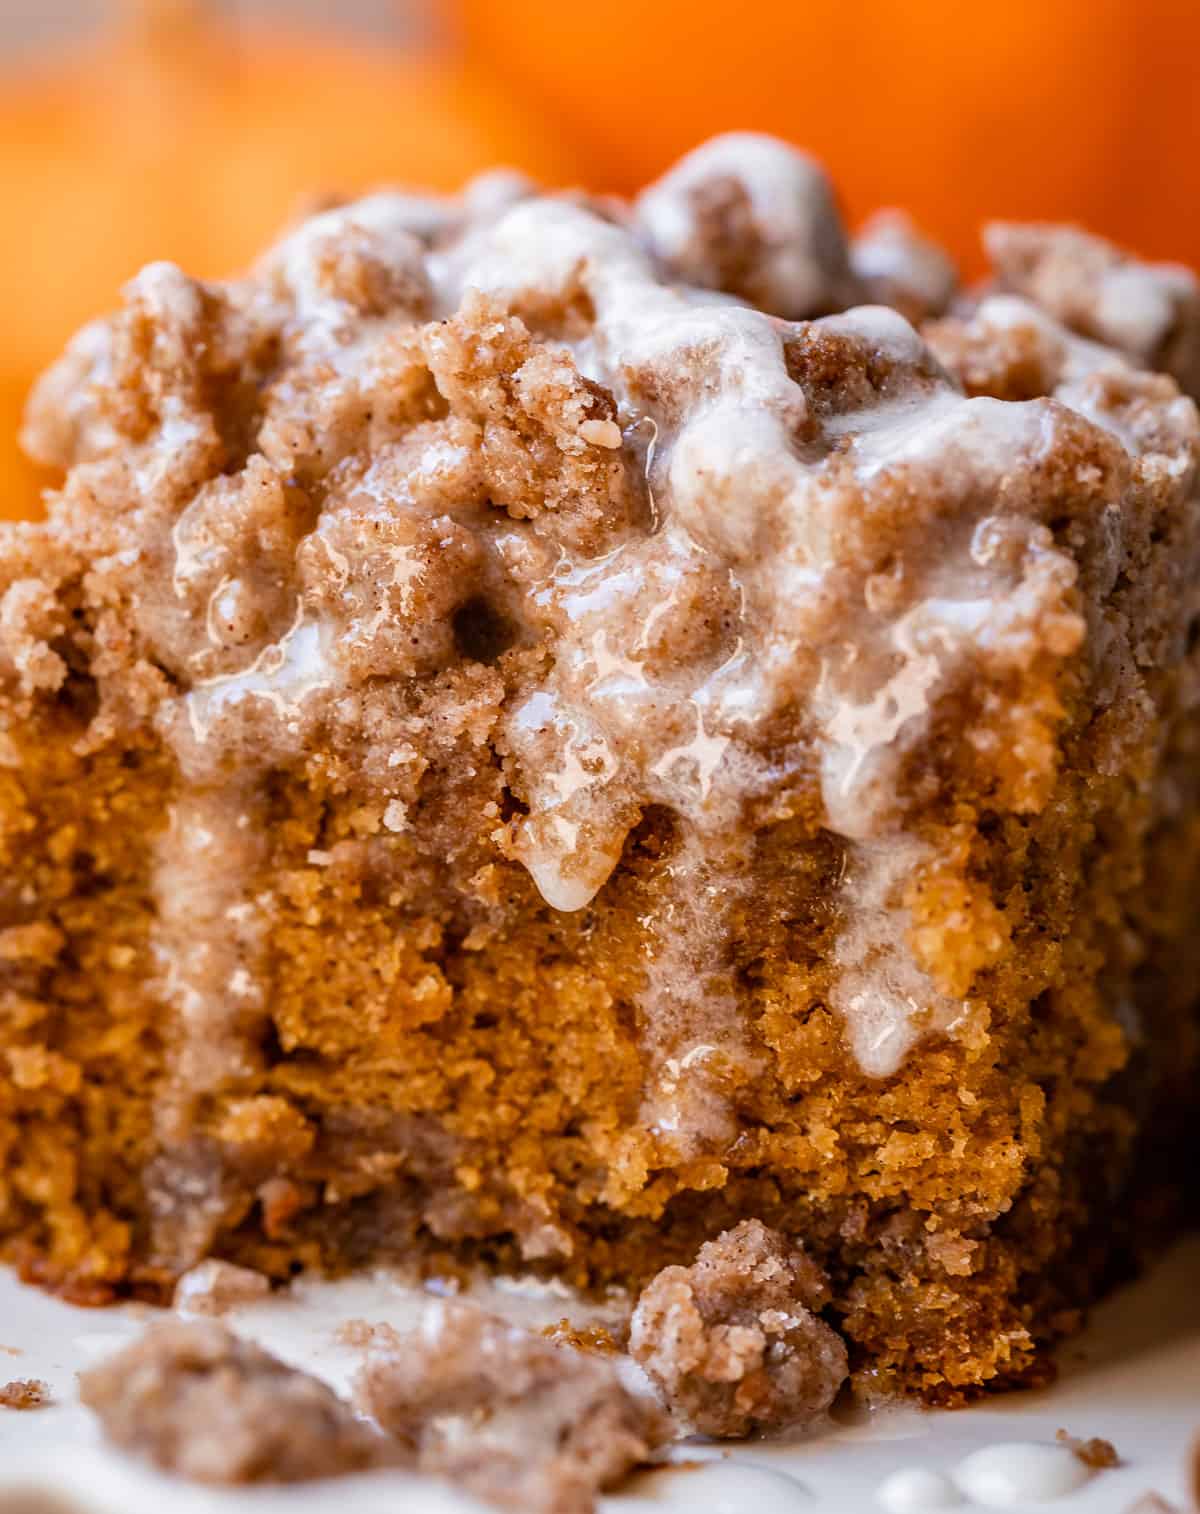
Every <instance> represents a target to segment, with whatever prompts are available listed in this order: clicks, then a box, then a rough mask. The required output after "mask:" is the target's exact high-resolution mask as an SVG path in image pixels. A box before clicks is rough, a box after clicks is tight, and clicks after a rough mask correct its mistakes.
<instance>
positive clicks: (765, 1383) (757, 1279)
mask: <svg viewBox="0 0 1200 1514" xmlns="http://www.w3.org/2000/svg"><path fill="white" fill-rule="evenodd" d="M828 1297H829V1290H828V1285H827V1283H826V1281H825V1279H824V1278H823V1277H822V1275H821V1273H820V1271H819V1270H818V1268H816V1267H815V1266H814V1265H813V1263H812V1262H811V1261H810V1260H809V1258H808V1257H807V1256H806V1255H805V1253H804V1251H803V1249H802V1248H801V1247H799V1246H797V1245H795V1244H794V1243H792V1242H789V1241H787V1240H786V1239H785V1238H784V1237H783V1236H782V1235H780V1234H779V1233H778V1232H777V1231H773V1230H768V1229H767V1227H766V1226H765V1225H763V1224H762V1223H761V1221H759V1220H743V1221H742V1223H741V1224H740V1225H736V1226H735V1227H734V1228H733V1229H732V1230H729V1231H726V1232H725V1234H724V1235H721V1236H718V1238H717V1239H716V1240H715V1241H709V1242H708V1244H707V1245H704V1246H702V1247H701V1248H700V1251H699V1254H698V1255H697V1257H696V1260H695V1261H694V1262H693V1263H692V1265H691V1266H690V1267H666V1268H664V1269H663V1271H662V1272H660V1273H659V1274H658V1276H657V1277H656V1278H655V1279H654V1280H653V1281H652V1282H651V1283H650V1284H649V1285H648V1286H647V1287H646V1289H645V1290H644V1291H643V1293H642V1295H641V1297H640V1298H639V1299H638V1302H637V1307H636V1309H635V1310H634V1314H633V1322H632V1325H631V1327H630V1336H629V1344H630V1352H631V1354H632V1356H633V1358H634V1360H635V1361H636V1362H638V1363H639V1364H640V1365H641V1366H642V1367H643V1368H644V1369H645V1371H646V1373H647V1375H648V1376H649V1377H650V1379H651V1381H652V1382H654V1383H655V1384H656V1385H657V1386H658V1387H659V1389H660V1390H661V1391H662V1393H663V1396H664V1398H665V1399H666V1402H667V1404H668V1406H669V1408H670V1410H671V1412H672V1414H674V1415H675V1416H676V1417H677V1418H678V1419H679V1421H680V1422H681V1423H682V1424H683V1425H684V1426H685V1427H686V1428H688V1429H691V1430H695V1431H698V1432H700V1433H701V1434H703V1435H715V1436H721V1437H732V1436H742V1435H751V1434H755V1433H758V1432H761V1431H772V1430H783V1429H786V1428H787V1427H788V1426H790V1425H798V1424H804V1423H806V1422H807V1421H810V1420H813V1419H816V1418H818V1417H819V1416H820V1415H822V1414H824V1413H825V1411H826V1410H827V1409H828V1408H829V1406H830V1404H831V1403H832V1402H833V1400H834V1397H835V1395H836V1394H837V1391H838V1389H839V1388H840V1387H841V1385H842V1383H843V1382H844V1381H845V1380H846V1374H847V1371H848V1370H849V1369H848V1362H847V1357H846V1347H845V1344H844V1343H843V1341H842V1340H841V1338H840V1337H839V1336H838V1335H837V1334H836V1333H835V1332H834V1331H833V1330H831V1329H830V1327H829V1326H828V1325H827V1324H826V1323H825V1322H824V1321H823V1320H821V1319H819V1318H818V1317H817V1315H816V1314H814V1313H813V1307H814V1306H819V1305H821V1304H823V1303H824V1302H825V1301H826V1300H827V1299H828Z"/></svg>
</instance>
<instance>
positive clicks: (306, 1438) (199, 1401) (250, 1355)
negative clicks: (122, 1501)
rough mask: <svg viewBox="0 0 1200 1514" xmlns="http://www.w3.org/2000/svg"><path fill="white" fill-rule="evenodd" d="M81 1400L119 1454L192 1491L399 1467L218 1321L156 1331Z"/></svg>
mask: <svg viewBox="0 0 1200 1514" xmlns="http://www.w3.org/2000/svg"><path fill="white" fill-rule="evenodd" d="M79 1393H80V1398H81V1399H82V1400H83V1402H84V1403H85V1404H86V1405H87V1406H88V1408H89V1409H91V1410H92V1411H93V1413H95V1414H96V1416H97V1417H98V1419H99V1420H100V1424H101V1426H102V1427H103V1430H104V1433H105V1435H106V1436H107V1437H108V1439H109V1440H110V1441H112V1442H113V1444H114V1445H117V1446H120V1447H121V1448H122V1449H123V1450H125V1451H130V1452H132V1453H133V1454H135V1455H137V1456H140V1457H142V1458H144V1459H145V1460H147V1461H150V1462H152V1463H153V1464H154V1465H155V1466H157V1467H159V1468H160V1469H161V1470H162V1471H164V1472H174V1473H176V1474H177V1475H178V1476H180V1477H186V1478H190V1479H192V1480H194V1481H196V1482H206V1483H254V1482H304V1481H307V1480H309V1479H311V1478H318V1477H333V1476H336V1475H338V1474H339V1473H343V1472H357V1471H362V1470H365V1469H366V1468H369V1467H374V1466H379V1465H384V1464H389V1463H390V1462H392V1461H394V1459H395V1458H394V1455H393V1454H392V1452H391V1448H389V1447H388V1446H387V1444H386V1442H385V1441H383V1440H382V1439H381V1438H380V1437H379V1436H378V1435H376V1434H375V1433H374V1432H373V1431H372V1430H371V1429H370V1428H369V1427H368V1426H367V1425H365V1424H364V1423H363V1422H362V1421H361V1420H360V1419H358V1418H357V1417H356V1416H355V1414H354V1412H353V1410H352V1409H351V1408H350V1406H349V1405H348V1404H345V1403H343V1402H342V1400H341V1399H339V1398H338V1396H337V1395H336V1394H335V1393H334V1392H333V1391H332V1389H330V1388H329V1387H327V1386H326V1384H325V1383H323V1382H320V1381H319V1380H318V1379H317V1378H315V1377H311V1376H310V1375H309V1374H308V1373H307V1372H301V1371H299V1370H298V1369H297V1368H295V1367H289V1366H288V1365H287V1364H286V1363H284V1362H282V1361H280V1360H279V1359H278V1358H277V1357H275V1356H272V1355H270V1353H269V1352H266V1351H264V1350H263V1349H262V1348H261V1347H260V1346H257V1345H254V1344H253V1343H252V1342H250V1341H244V1340H241V1339H239V1337H238V1336H236V1335H234V1334H233V1332H232V1331H231V1330H229V1329H227V1328H226V1326H224V1325H222V1324H219V1323H217V1321H215V1320H195V1321H186V1322H185V1321H181V1320H163V1321H161V1322H160V1323H158V1324H155V1325H152V1326H151V1327H150V1329H149V1330H147V1331H146V1333H145V1334H144V1335H143V1336H142V1337H141V1338H140V1339H139V1340H137V1341H135V1342H134V1343H133V1344H132V1345H131V1346H127V1347H126V1348H125V1349H124V1350H123V1351H121V1352H119V1353H118V1354H117V1355H116V1356H114V1357H112V1358H111V1359H110V1360H108V1361H106V1362H102V1363H100V1364H99V1365H98V1366H95V1367H92V1368H90V1369H89V1370H88V1371H86V1372H84V1373H82V1374H81V1375H80V1379H79Z"/></svg>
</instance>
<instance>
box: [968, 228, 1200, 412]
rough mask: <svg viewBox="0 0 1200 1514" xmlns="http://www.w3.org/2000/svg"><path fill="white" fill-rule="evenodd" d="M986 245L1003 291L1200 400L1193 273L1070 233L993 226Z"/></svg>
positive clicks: (1198, 295)
mask: <svg viewBox="0 0 1200 1514" xmlns="http://www.w3.org/2000/svg"><path fill="white" fill-rule="evenodd" d="M984 244H985V245H986V247H987V251H988V256H989V257H990V258H991V260H992V265H993V267H994V268H995V270H996V276H997V282H998V283H999V285H1000V287H1001V288H1002V289H1007V290H1012V291H1014V292H1015V293H1017V294H1022V295H1025V296H1026V297H1027V298H1028V299H1031V300H1033V301H1035V302H1036V303H1037V304H1038V305H1040V306H1041V307H1042V308H1043V309H1044V310H1048V311H1049V312H1050V314H1051V315H1053V316H1054V317H1055V318H1056V319H1057V320H1059V321H1061V322H1062V323H1063V325H1065V326H1069V327H1071V329H1072V330H1073V331H1078V332H1079V333H1080V334H1081V335H1082V336H1087V337H1091V338H1092V339H1093V340H1095V341H1098V342H1104V343H1105V344H1106V345H1108V346H1110V347H1115V348H1116V349H1117V350H1118V351H1119V352H1124V353H1126V354H1127V355H1128V356H1129V357H1131V358H1132V359H1133V360H1134V362H1136V363H1142V364H1144V365H1145V366H1146V367H1147V368H1156V369H1158V370H1159V371H1160V372H1162V373H1169V374H1170V375H1171V376H1172V377H1173V378H1174V379H1176V380H1177V381H1178V383H1179V386H1180V388H1181V389H1184V390H1186V391H1187V392H1188V393H1191V394H1197V393H1200V280H1197V277H1196V275H1195V274H1194V273H1192V272H1191V270H1190V269H1187V268H1183V267H1180V266H1179V265H1178V264H1173V263H1142V262H1139V260H1138V259H1137V258H1134V257H1131V256H1129V254H1127V253H1125V252H1122V251H1121V250H1120V248H1118V247H1114V246H1113V245H1112V243H1111V242H1106V241H1105V240H1104V239H1103V238H1102V237H1096V236H1091V235H1090V234H1089V233H1087V232H1084V231H1078V230H1076V229H1075V228H1074V227H1071V226H1044V225H1019V224H1011V223H1009V222H1003V221H1001V222H994V223H993V224H992V225H990V226H988V227H987V229H986V230H985V232H984Z"/></svg>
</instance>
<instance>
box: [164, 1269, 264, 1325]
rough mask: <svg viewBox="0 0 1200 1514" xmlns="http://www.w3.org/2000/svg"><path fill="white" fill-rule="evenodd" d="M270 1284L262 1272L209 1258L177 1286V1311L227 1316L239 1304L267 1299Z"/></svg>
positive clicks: (180, 1280) (188, 1273)
mask: <svg viewBox="0 0 1200 1514" xmlns="http://www.w3.org/2000/svg"><path fill="white" fill-rule="evenodd" d="M270 1291H271V1284H270V1282H269V1281H268V1280H267V1278H265V1277H264V1276H263V1274H262V1273H261V1272H255V1271H253V1269H251V1268H250V1267H236V1266H234V1264H233V1263H232V1262H222V1261H218V1260H217V1259H216V1258H215V1257H210V1258H209V1259H208V1261H206V1262H200V1263H198V1264H197V1265H196V1266H195V1267H192V1268H191V1269H190V1270H189V1271H187V1272H185V1273H184V1274H183V1276H182V1277H181V1278H180V1279H179V1281H178V1282H177V1283H176V1284H175V1300H174V1302H175V1308H176V1309H179V1310H183V1311H185V1312H186V1313H188V1314H224V1313H225V1311H226V1310H227V1309H236V1308H237V1306H238V1305H239V1304H252V1303H254V1302H255V1301H256V1300H258V1299H262V1298H265V1297H266V1296H267V1294H268V1293H269V1292H270Z"/></svg>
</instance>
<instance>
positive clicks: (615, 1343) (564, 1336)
mask: <svg viewBox="0 0 1200 1514" xmlns="http://www.w3.org/2000/svg"><path fill="white" fill-rule="evenodd" d="M542 1334H543V1335H544V1336H545V1337H546V1339H547V1340H548V1341H553V1342H554V1344H555V1345H556V1346H574V1347H575V1349H576V1350H578V1351H597V1352H599V1353H600V1354H601V1355H603V1356H611V1355H613V1354H615V1353H616V1352H618V1351H621V1350H622V1349H623V1347H622V1343H621V1341H620V1340H619V1339H618V1338H617V1337H616V1336H615V1335H614V1334H613V1333H612V1331H611V1330H610V1329H609V1328H608V1326H607V1325H601V1324H598V1323H593V1324H590V1325H573V1324H572V1323H571V1321H570V1320H569V1319H567V1318H566V1317H565V1316H564V1317H563V1318H562V1319H560V1320H555V1321H554V1323H553V1324H552V1325H544V1326H543V1327H542Z"/></svg>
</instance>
